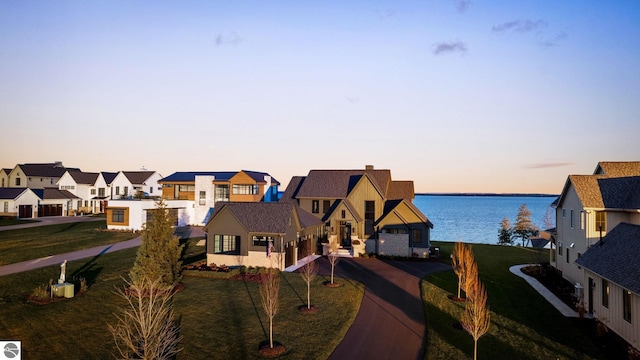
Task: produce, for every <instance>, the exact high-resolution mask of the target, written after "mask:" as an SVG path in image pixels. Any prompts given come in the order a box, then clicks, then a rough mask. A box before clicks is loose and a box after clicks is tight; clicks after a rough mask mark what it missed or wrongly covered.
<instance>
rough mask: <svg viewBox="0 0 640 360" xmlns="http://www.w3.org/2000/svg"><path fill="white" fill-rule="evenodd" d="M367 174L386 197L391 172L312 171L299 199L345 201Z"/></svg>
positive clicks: (301, 189) (300, 192) (301, 188)
mask: <svg viewBox="0 0 640 360" xmlns="http://www.w3.org/2000/svg"><path fill="white" fill-rule="evenodd" d="M365 174H366V176H368V177H369V178H370V179H371V181H372V183H373V185H374V186H375V187H376V188H378V190H379V191H380V193H381V194H382V196H383V197H385V196H386V194H387V189H388V187H389V183H390V182H391V171H390V170H311V171H309V174H308V175H307V177H306V178H305V179H304V182H303V183H302V186H301V187H300V190H299V191H298V195H297V197H298V198H325V199H343V198H345V197H347V195H348V194H349V192H350V191H351V190H352V189H353V187H354V186H355V185H356V184H357V183H358V181H360V178H362V176H364V175H365Z"/></svg>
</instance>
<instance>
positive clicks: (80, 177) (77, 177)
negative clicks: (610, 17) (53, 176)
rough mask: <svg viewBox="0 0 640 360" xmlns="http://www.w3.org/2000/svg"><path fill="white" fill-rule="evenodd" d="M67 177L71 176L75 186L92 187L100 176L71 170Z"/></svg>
mask: <svg viewBox="0 0 640 360" xmlns="http://www.w3.org/2000/svg"><path fill="white" fill-rule="evenodd" d="M69 175H71V177H72V178H73V180H74V181H75V182H76V184H87V185H93V184H95V183H96V180H98V175H100V174H98V173H89V172H83V171H76V170H71V171H69Z"/></svg>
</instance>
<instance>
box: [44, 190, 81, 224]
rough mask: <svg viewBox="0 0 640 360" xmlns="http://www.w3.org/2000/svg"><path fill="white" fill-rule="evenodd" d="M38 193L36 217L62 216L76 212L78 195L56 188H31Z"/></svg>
mask: <svg viewBox="0 0 640 360" xmlns="http://www.w3.org/2000/svg"><path fill="white" fill-rule="evenodd" d="M33 192H34V193H35V194H36V195H38V197H39V198H40V200H39V201H38V217H46V216H64V215H72V214H75V213H77V212H78V211H77V210H78V209H77V208H76V207H75V205H77V204H78V201H79V199H80V198H79V197H77V196H75V195H73V194H72V193H70V192H69V191H67V190H59V189H57V188H45V189H33Z"/></svg>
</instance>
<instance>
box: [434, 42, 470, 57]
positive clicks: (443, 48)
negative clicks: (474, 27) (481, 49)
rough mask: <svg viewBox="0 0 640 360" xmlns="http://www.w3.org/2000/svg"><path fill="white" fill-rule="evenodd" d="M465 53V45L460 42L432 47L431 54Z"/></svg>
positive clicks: (438, 44)
mask: <svg viewBox="0 0 640 360" xmlns="http://www.w3.org/2000/svg"><path fill="white" fill-rule="evenodd" d="M456 52H457V53H466V52H467V44H465V43H463V42H462V41H451V42H441V43H437V44H434V45H433V54H434V55H440V54H446V53H456Z"/></svg>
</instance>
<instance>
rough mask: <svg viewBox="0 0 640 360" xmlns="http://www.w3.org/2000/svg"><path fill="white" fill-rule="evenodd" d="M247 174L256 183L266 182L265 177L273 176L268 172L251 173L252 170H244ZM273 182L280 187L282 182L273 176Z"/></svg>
mask: <svg viewBox="0 0 640 360" xmlns="http://www.w3.org/2000/svg"><path fill="white" fill-rule="evenodd" d="M242 171H243V172H244V173H245V174H247V175H249V176H250V177H251V178H252V179H253V180H255V181H256V182H264V177H265V176H271V175H269V174H268V173H266V172H261V171H251V170H242ZM271 182H272V183H275V184H278V185H280V182H279V181H278V180H276V178H274V177H273V176H271Z"/></svg>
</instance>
